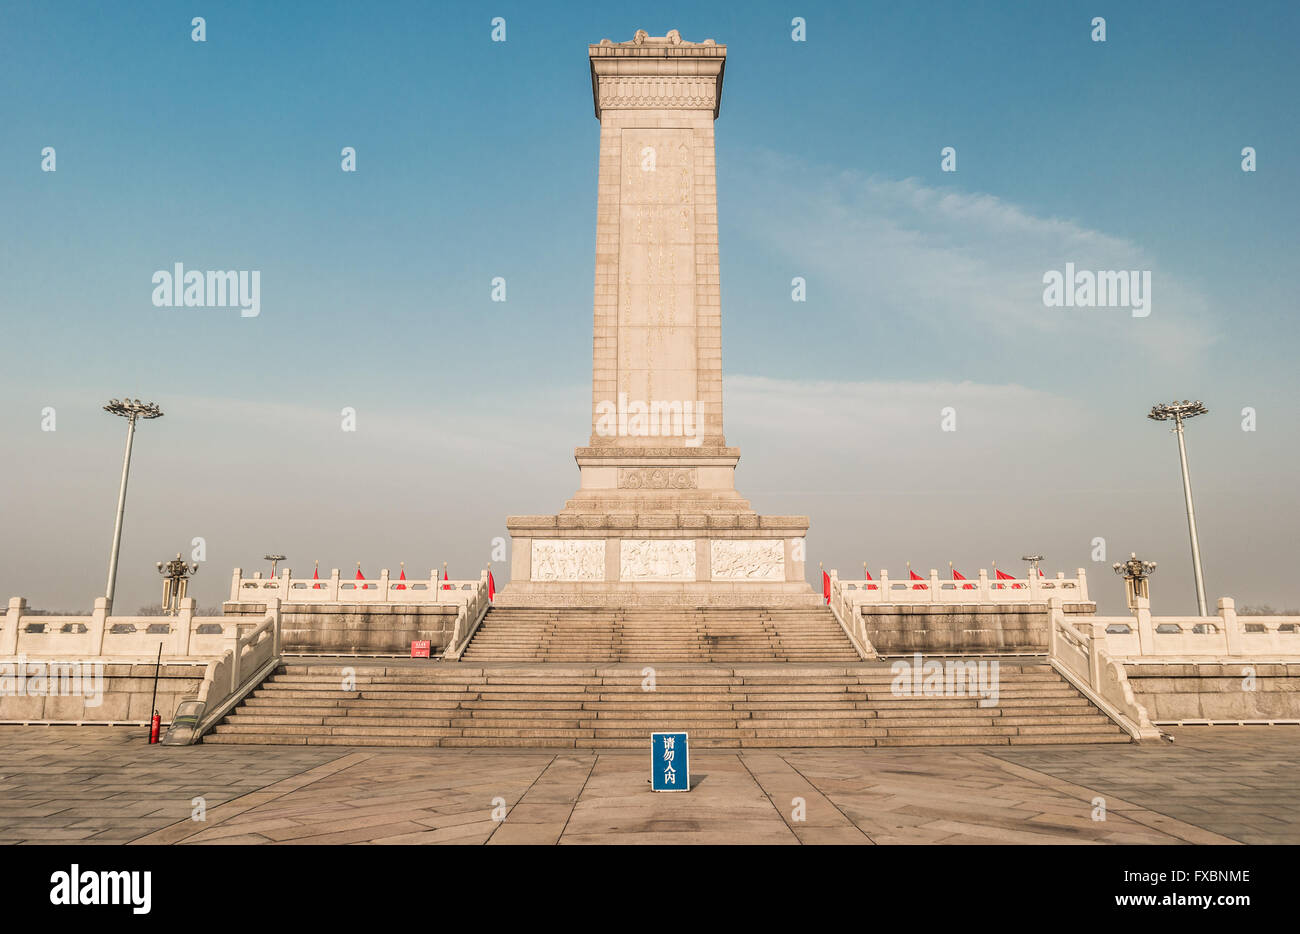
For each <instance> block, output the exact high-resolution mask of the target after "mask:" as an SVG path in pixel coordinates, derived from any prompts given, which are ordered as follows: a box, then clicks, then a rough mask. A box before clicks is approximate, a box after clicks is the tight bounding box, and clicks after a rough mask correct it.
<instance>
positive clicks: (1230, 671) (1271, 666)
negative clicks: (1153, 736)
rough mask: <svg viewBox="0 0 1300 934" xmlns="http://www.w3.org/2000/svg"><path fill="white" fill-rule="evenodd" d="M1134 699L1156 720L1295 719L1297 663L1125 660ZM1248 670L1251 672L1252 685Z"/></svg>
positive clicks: (1298, 710)
mask: <svg viewBox="0 0 1300 934" xmlns="http://www.w3.org/2000/svg"><path fill="white" fill-rule="evenodd" d="M1124 670H1125V672H1126V673H1127V674H1128V680H1129V684H1131V685H1132V686H1133V693H1134V694H1136V695H1137V699H1138V702H1139V703H1141V704H1142V706H1144V707H1145V708H1146V709H1147V714H1148V715H1149V716H1150V717H1151V719H1152V720H1154V721H1157V722H1166V723H1167V722H1176V721H1180V720H1229V721H1231V720H1300V663H1297V662H1286V663H1280V662H1279V663H1269V662H1249V661H1239V662H1232V663H1221V662H1181V663H1157V662H1126V663H1125V665H1124ZM1248 670H1253V671H1254V684H1253V688H1252V689H1248V688H1247V684H1248V680H1247V678H1248V673H1249V671H1248Z"/></svg>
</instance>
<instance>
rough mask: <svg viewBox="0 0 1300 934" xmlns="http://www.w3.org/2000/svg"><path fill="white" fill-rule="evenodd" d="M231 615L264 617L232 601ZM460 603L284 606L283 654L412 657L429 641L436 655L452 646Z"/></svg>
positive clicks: (256, 606)
mask: <svg viewBox="0 0 1300 934" xmlns="http://www.w3.org/2000/svg"><path fill="white" fill-rule="evenodd" d="M224 611H225V615H226V616H250V617H262V616H265V615H266V607H265V605H264V604H261V603H235V602H227V603H226V604H225V605H224ZM459 611H460V604H459V603H438V604H428V605H421V604H403V603H397V604H364V603H362V604H348V603H338V604H319V603H286V604H284V605H283V606H282V607H281V613H282V619H283V621H284V622H283V627H284V628H283V640H284V641H283V651H285V652H287V653H289V654H294V653H305V654H321V655H331V654H340V655H409V654H410V651H411V643H412V642H414V641H417V640H426V639H427V640H428V641H429V643H430V645H431V648H432V651H433V652H434V653H435V654H436V653H438V652H441V651H442V650H443V649H445V648H446V647H447V643H448V642H449V641H450V640H451V635H452V631H453V630H454V629H455V627H456V614H457V613H458V612H459Z"/></svg>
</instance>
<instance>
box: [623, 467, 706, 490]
mask: <svg viewBox="0 0 1300 934" xmlns="http://www.w3.org/2000/svg"><path fill="white" fill-rule="evenodd" d="M698 486H699V479H698V476H697V474H696V472H695V468H694V467H620V468H619V469H618V488H619V489H620V490H694V489H696V488H697V487H698Z"/></svg>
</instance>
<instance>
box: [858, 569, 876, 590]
mask: <svg viewBox="0 0 1300 934" xmlns="http://www.w3.org/2000/svg"><path fill="white" fill-rule="evenodd" d="M862 573H863V574H865V575H867V580H875V578H874V577H872V576H871V572H870V571H868V570H867V569H866V568H863V569H862ZM867 589H868V590H879V589H880V588H879V587H877V586H876V585H875V584H867Z"/></svg>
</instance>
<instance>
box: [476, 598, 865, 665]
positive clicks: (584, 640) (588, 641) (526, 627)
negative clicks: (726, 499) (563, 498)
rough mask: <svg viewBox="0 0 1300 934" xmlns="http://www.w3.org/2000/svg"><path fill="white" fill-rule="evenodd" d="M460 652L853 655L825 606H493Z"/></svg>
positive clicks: (508, 655)
mask: <svg viewBox="0 0 1300 934" xmlns="http://www.w3.org/2000/svg"><path fill="white" fill-rule="evenodd" d="M463 659H464V661H465V662H468V663H479V662H511V661H518V662H557V663H561V664H563V663H575V662H631V663H650V662H657V663H661V664H662V663H680V664H689V663H692V662H698V663H712V664H738V663H744V662H812V663H827V664H834V663H837V662H839V663H845V662H855V661H858V660H859V659H858V654H857V652H856V650H855V649H854V648H853V644H852V643H851V642H850V641H849V638H848V636H847V635H845V633H844V630H843V629H841V628H840V625H839V623H837V622H836V621H835V617H834V616H833V615H832V614H831V612H830V610H829V609H827V608H826V607H813V608H807V609H785V610H777V609H762V608H756V609H743V608H742V609H712V608H703V607H701V608H692V609H674V608H664V609H643V610H607V609H596V608H590V607H579V608H573V609H564V610H538V609H528V608H523V607H494V608H492V609H491V610H490V611H489V612H488V615H487V616H486V617H485V618H484V620H483V623H482V625H481V626H479V629H478V631H477V632H476V633H475V634H474V638H473V639H472V640H471V641H470V644H469V646H468V648H467V649H466V650H465V653H464V656H463Z"/></svg>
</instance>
